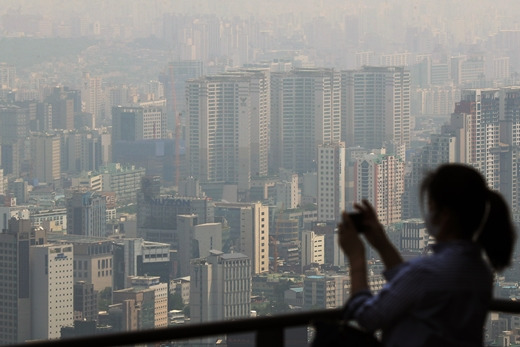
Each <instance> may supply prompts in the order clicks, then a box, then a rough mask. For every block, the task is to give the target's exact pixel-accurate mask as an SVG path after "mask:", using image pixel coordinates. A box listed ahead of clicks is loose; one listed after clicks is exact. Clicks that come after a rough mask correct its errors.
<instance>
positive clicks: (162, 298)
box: [130, 275, 168, 328]
mask: <svg viewBox="0 0 520 347" xmlns="http://www.w3.org/2000/svg"><path fill="white" fill-rule="evenodd" d="M130 284H131V286H132V288H133V289H134V290H140V289H150V290H152V291H153V298H154V300H153V301H154V306H153V326H152V328H165V327H167V326H168V284H167V283H161V282H160V277H159V276H146V275H145V276H134V277H132V278H130ZM143 318H144V315H143Z"/></svg>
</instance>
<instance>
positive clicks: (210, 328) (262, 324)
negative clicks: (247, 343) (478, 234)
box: [18, 299, 520, 347]
mask: <svg viewBox="0 0 520 347" xmlns="http://www.w3.org/2000/svg"><path fill="white" fill-rule="evenodd" d="M489 310H490V311H493V312H503V313H516V314H520V302H517V301H512V300H505V299H493V300H492V302H491V304H490V307H489ZM340 317H341V309H339V308H338V309H332V310H316V311H305V312H298V313H288V314H281V315H275V316H264V317H257V318H245V319H240V320H236V321H219V322H207V323H202V324H186V325H182V326H175V327H169V328H159V329H150V330H137V331H125V332H118V333H109V334H100V335H93V336H85V337H79V338H70V339H62V340H46V341H34V342H30V343H26V344H20V345H18V346H20V347H21V346H27V345H30V346H31V347H60V346H71V345H75V344H79V345H82V346H85V345H92V346H96V347H111V346H124V345H134V344H140V343H151V342H161V341H171V340H183V339H189V338H199V337H206V336H218V335H227V334H236V333H244V332H255V331H263V330H269V329H273V328H274V329H280V328H288V327H295V326H301V325H309V324H312V323H313V322H315V321H319V320H329V319H339V318H340Z"/></svg>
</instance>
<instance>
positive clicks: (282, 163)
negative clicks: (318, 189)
mask: <svg viewBox="0 0 520 347" xmlns="http://www.w3.org/2000/svg"><path fill="white" fill-rule="evenodd" d="M271 78H272V84H271V119H272V121H271V140H272V141H271V142H272V145H271V154H272V155H273V156H274V157H273V161H272V168H271V169H272V170H273V171H277V170H278V169H279V168H280V167H283V168H285V169H288V170H292V171H294V172H297V173H305V172H308V171H315V170H316V151H317V149H318V146H319V145H321V144H324V143H330V142H338V141H340V137H341V78H340V74H339V73H338V72H336V71H334V70H333V69H323V68H300V69H294V70H293V71H291V72H286V73H276V74H273V75H272V76H271Z"/></svg>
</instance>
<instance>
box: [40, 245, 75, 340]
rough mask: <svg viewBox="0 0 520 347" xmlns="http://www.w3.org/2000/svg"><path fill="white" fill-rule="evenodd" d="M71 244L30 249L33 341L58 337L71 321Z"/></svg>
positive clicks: (72, 295)
mask: <svg viewBox="0 0 520 347" xmlns="http://www.w3.org/2000/svg"><path fill="white" fill-rule="evenodd" d="M72 248H73V246H72V245H71V244H59V245H54V244H44V245H36V246H33V247H31V249H30V274H31V282H32V286H31V302H32V305H31V306H32V307H31V315H30V320H31V326H32V339H33V340H40V339H43V340H47V339H58V338H60V337H61V328H62V327H65V326H72V324H73V323H74V305H73V301H74V287H73V285H74V280H73V259H74V256H73V249H72Z"/></svg>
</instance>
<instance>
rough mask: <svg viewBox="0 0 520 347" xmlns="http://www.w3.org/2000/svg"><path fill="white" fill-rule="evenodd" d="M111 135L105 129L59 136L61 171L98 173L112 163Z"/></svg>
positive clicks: (67, 133) (65, 133) (80, 131)
mask: <svg viewBox="0 0 520 347" xmlns="http://www.w3.org/2000/svg"><path fill="white" fill-rule="evenodd" d="M111 147H112V145H111V135H110V133H109V132H108V131H107V130H106V129H96V130H79V131H74V132H63V133H62V134H61V153H62V158H63V159H62V170H63V171H64V172H67V173H80V172H83V171H98V170H99V169H100V168H101V167H102V166H103V165H108V163H110V162H112V159H111V158H112V151H111Z"/></svg>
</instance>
